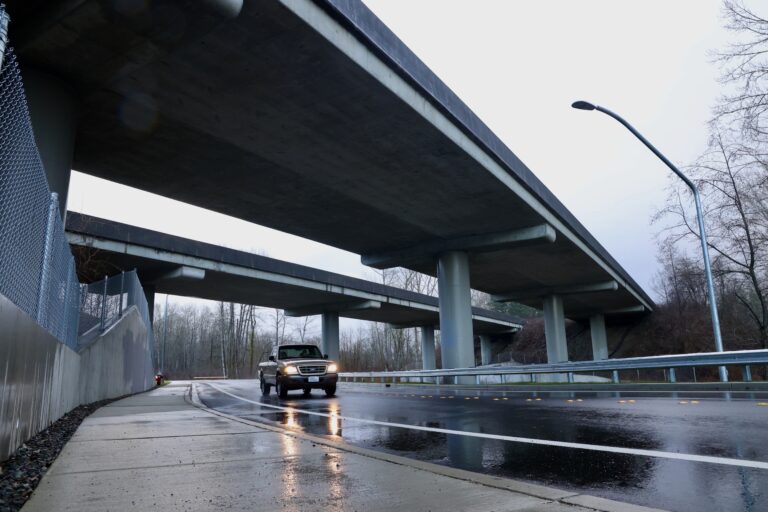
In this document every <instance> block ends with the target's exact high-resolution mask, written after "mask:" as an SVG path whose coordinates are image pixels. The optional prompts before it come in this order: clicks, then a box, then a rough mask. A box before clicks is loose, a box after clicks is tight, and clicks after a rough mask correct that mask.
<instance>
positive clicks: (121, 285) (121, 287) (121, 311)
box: [120, 270, 125, 316]
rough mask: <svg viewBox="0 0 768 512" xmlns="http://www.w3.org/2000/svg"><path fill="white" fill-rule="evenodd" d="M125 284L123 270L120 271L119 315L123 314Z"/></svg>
mask: <svg viewBox="0 0 768 512" xmlns="http://www.w3.org/2000/svg"><path fill="white" fill-rule="evenodd" d="M124 285H125V270H123V271H122V272H121V273H120V316H123V290H124V288H123V286H124Z"/></svg>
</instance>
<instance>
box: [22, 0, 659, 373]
mask: <svg viewBox="0 0 768 512" xmlns="http://www.w3.org/2000/svg"><path fill="white" fill-rule="evenodd" d="M122 5H123V4H120V3H107V2H101V1H98V0H78V1H75V2H51V1H48V0H45V1H43V0H9V1H8V9H9V12H10V14H11V16H12V19H13V23H12V25H11V36H12V40H13V41H14V45H15V47H16V49H17V52H18V54H19V59H20V61H21V62H22V63H23V65H24V66H26V69H25V75H24V76H25V80H26V83H27V89H28V95H29V104H30V108H31V114H32V120H33V123H34V125H35V133H36V137H37V141H38V145H39V147H40V150H41V153H42V157H43V161H44V163H45V165H46V169H47V172H48V174H49V182H50V183H51V184H52V188H53V189H54V190H56V191H58V192H59V193H60V194H61V195H62V197H63V196H64V194H66V184H67V182H68V177H69V172H70V169H71V168H75V169H77V170H79V171H82V172H85V173H88V174H92V175H94V176H98V177H101V178H105V179H108V180H113V181H116V182H119V183H123V184H126V185H130V186H133V187H137V188H140V189H143V190H147V191H150V192H154V193H157V194H161V195H164V196H167V197H172V198H174V199H178V200H181V201H185V202H188V203H192V204H195V205H198V206H201V207H204V208H208V209H211V210H215V211H218V212H222V213H225V214H228V215H232V216H235V217H238V218H242V219H245V220H248V221H252V222H255V223H258V224H261V225H264V226H268V227H271V228H275V229H278V230H282V231H285V232H288V233H292V234H295V235H299V236H302V237H305V238H309V239H311V240H316V241H319V242H322V243H325V244H329V245H331V246H334V247H339V248H342V249H345V250H347V251H352V252H355V253H357V254H360V255H361V258H362V261H363V262H364V263H366V264H368V265H371V266H373V267H377V268H388V267H394V266H404V267H406V268H410V269H413V270H417V271H419V272H424V273H426V274H429V275H432V276H437V277H438V280H439V295H440V300H439V308H440V315H439V316H440V329H441V332H442V341H443V355H442V358H443V366H444V367H453V368H455V367H467V366H472V365H473V364H474V354H473V350H472V343H471V340H472V338H473V327H474V322H473V312H472V309H471V306H470V286H471V287H472V288H475V289H478V290H481V291H484V292H488V293H490V294H492V295H493V296H494V297H495V298H496V299H497V300H500V301H504V300H515V301H518V302H522V303H524V304H528V305H531V306H535V307H539V308H542V309H543V310H544V314H545V320H546V322H545V325H546V337H547V354H548V359H549V361H550V362H553V363H554V362H561V361H565V360H567V358H568V355H567V354H568V351H567V347H566V338H565V325H564V321H565V318H566V316H568V317H570V318H574V319H583V320H587V319H588V320H589V322H590V324H591V326H592V336H593V345H594V347H595V353H596V355H597V357H598V358H600V357H607V352H606V351H605V350H604V347H605V345H606V339H605V338H606V334H605V332H606V330H605V324H606V321H616V322H621V321H625V320H627V318H628V317H630V316H633V315H639V314H644V313H647V312H649V311H651V310H652V309H653V308H654V304H653V302H652V300H651V299H650V298H649V297H648V295H647V294H646V293H645V292H644V291H643V290H642V288H641V287H640V286H639V285H638V284H637V283H636V282H635V281H634V280H633V279H632V277H631V276H630V275H629V274H628V273H627V272H626V271H625V270H624V269H623V268H622V267H621V265H619V263H618V262H616V261H615V260H614V258H613V257H612V256H611V255H610V254H609V253H608V252H607V251H606V250H605V249H604V248H603V247H602V246H601V245H600V243H599V242H598V241H597V240H595V238H594V237H593V236H592V235H591V234H590V233H589V231H588V230H587V229H586V228H585V227H584V226H583V225H581V223H579V221H578V220H577V219H576V218H575V217H574V216H573V214H571V212H569V211H568V210H567V209H566V208H565V207H564V206H563V205H562V203H560V201H558V200H557V198H556V197H554V195H553V194H552V193H551V192H550V191H549V190H548V189H547V188H546V187H545V186H544V185H543V184H542V183H541V182H540V181H539V180H538V179H537V178H536V176H535V175H534V173H533V172H532V171H531V170H530V169H528V167H526V166H525V164H524V163H523V162H522V161H520V159H519V158H517V157H516V156H515V154H514V153H513V152H512V151H511V150H510V149H508V148H507V147H506V146H505V145H504V143H502V142H501V140H500V139H499V138H498V137H496V136H495V135H494V134H493V133H492V132H491V130H490V129H489V128H488V127H487V126H486V125H484V124H483V122H482V121H481V120H480V119H479V118H478V117H477V116H476V115H475V114H474V113H473V112H472V111H471V110H470V109H469V108H468V107H467V106H466V105H465V104H464V103H463V102H462V101H461V100H460V99H459V98H458V97H457V96H456V95H455V94H454V93H453V92H452V91H451V90H450V89H449V88H448V87H446V86H445V84H443V83H442V82H441V81H440V79H439V78H438V77H436V76H435V75H434V74H433V73H432V72H431V71H430V70H429V69H428V68H427V66H426V65H425V64H424V63H422V62H421V61H420V60H419V59H418V58H417V57H416V56H415V55H414V54H413V53H412V52H411V51H410V50H409V49H408V48H407V47H406V46H405V45H404V44H403V43H402V42H401V41H400V40H399V39H398V38H397V37H396V36H395V35H394V34H393V33H392V32H391V31H390V30H389V29H388V28H387V27H386V26H385V25H384V24H383V23H382V22H381V21H380V20H378V19H377V18H376V17H375V16H374V15H373V14H372V13H371V12H370V11H369V10H368V9H367V8H366V7H365V6H364V5H363V4H362V3H360V2H353V1H347V0H272V1H264V2H242V3H238V2H231V1H223V0H222V1H215V0H212V1H210V2H203V3H200V2H181V3H179V2H150V3H146V4H143V3H142V4H138V5H140V7H139V8H137V9H124V8H121V6H122ZM64 203H65V201H62V205H63V204H64ZM62 207H63V206H62ZM615 214H616V215H617V216H620V215H621V212H615Z"/></svg>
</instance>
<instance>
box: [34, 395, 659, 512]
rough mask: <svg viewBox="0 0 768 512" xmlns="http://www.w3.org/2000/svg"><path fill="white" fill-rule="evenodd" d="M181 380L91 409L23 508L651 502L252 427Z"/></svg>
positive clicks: (513, 507) (571, 510) (567, 509)
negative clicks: (214, 408)
mask: <svg viewBox="0 0 768 512" xmlns="http://www.w3.org/2000/svg"><path fill="white" fill-rule="evenodd" d="M188 387H189V384H188V383H173V384H170V385H168V386H165V387H163V388H160V389H156V390H153V391H151V392H149V393H144V394H141V395H136V396H133V397H130V398H126V399H124V400H120V401H117V402H114V403H112V404H110V405H108V406H106V407H103V408H101V409H99V410H98V411H96V412H95V413H94V414H93V415H92V416H90V417H89V418H87V419H86V420H85V421H84V422H83V423H82V425H80V428H79V429H78V430H77V432H76V433H75V435H74V436H73V438H72V439H71V440H70V442H69V443H68V444H67V445H66V446H65V447H64V449H63V450H62V452H61V454H60V455H59V457H58V459H57V460H56V462H55V463H54V464H53V465H52V466H51V468H50V469H49V470H48V472H47V473H46V475H45V477H44V478H43V480H42V482H41V483H40V486H39V487H38V488H37V490H36V491H35V492H34V494H33V495H32V498H31V499H30V500H29V502H27V504H26V506H25V507H24V509H23V510H24V511H30V512H31V511H54V510H56V511H59V510H77V511H86V510H98V511H105V510H110V511H119V510H163V511H175V510H195V511H197V510H217V509H227V510H250V511H252V510H275V511H278V510H279V511H285V510H295V511H303V510H307V511H317V510H344V511H346V510H349V511H352V510H359V511H365V512H369V511H379V510H381V511H384V510H407V511H420V510H423V511H428V510H473V511H481V510H482V511H491V510H497V511H545V512H560V511H562V512H576V511H580V510H603V511H618V510H621V511H635V510H636V511H648V510H650V509H647V508H642V507H635V506H632V505H627V504H622V503H617V502H612V501H608V500H604V499H600V498H593V497H590V496H584V495H578V494H575V493H573V492H567V491H561V490H557V489H551V488H547V487H542V486H536V485H530V484H526V483H522V482H515V481H512V480H506V479H500V478H497V477H489V476H485V475H478V474H474V473H469V472H465V471H461V470H456V469H452V468H445V467H442V466H437V465H433V464H428V463H424V462H418V461H411V460H410V459H404V458H402V457H396V456H390V455H385V454H380V453H372V452H371V453H368V451H367V450H363V449H359V448H353V447H347V446H344V445H343V443H338V444H337V443H333V442H329V441H327V440H326V439H320V438H314V437H313V436H309V435H306V434H301V433H293V432H289V433H285V432H286V431H283V430H282V429H277V428H273V427H261V426H258V425H257V424H253V423H251V422H244V421H243V420H236V419H233V418H230V417H225V416H223V415H221V414H213V413H211V412H209V411H207V410H205V409H201V408H198V407H195V406H194V405H192V404H191V403H189V401H188V400H185V394H186V393H187V391H188ZM369 455H370V456H369ZM577 504H578V505H582V506H577ZM585 507H586V508H585Z"/></svg>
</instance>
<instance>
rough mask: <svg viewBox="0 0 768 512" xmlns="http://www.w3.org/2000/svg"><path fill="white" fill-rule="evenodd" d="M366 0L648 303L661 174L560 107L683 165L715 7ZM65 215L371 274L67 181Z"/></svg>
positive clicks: (713, 80) (95, 183) (343, 261)
mask: <svg viewBox="0 0 768 512" xmlns="http://www.w3.org/2000/svg"><path fill="white" fill-rule="evenodd" d="M365 3H366V4H367V5H368V6H369V7H370V8H371V9H372V10H373V11H374V12H375V13H376V14H377V15H378V16H379V17H380V18H381V19H382V20H383V21H384V22H385V23H386V24H387V25H388V26H389V27H390V28H391V29H392V30H393V31H394V32H395V33H396V34H397V35H398V36H399V37H400V38H401V39H402V40H403V41H404V42H405V43H406V44H407V45H408V46H409V47H410V48H411V49H412V50H413V51H414V52H415V53H416V54H417V55H418V56H419V57H420V58H421V59H422V60H423V61H424V62H425V63H426V64H427V65H428V66H429V67H430V68H431V69H432V70H433V71H434V72H435V73H436V74H437V75H438V76H439V77H440V78H441V79H442V80H443V81H445V82H446V83H447V84H448V86H449V87H451V88H452V89H453V90H454V91H455V92H456V93H457V94H458V96H459V97H460V98H462V99H463V100H464V101H465V102H466V103H467V104H468V105H469V106H470V107H471V108H472V109H473V110H474V111H475V113H477V115H479V116H480V118H481V119H482V120H483V121H484V122H485V123H487V124H488V125H489V126H490V127H491V129H492V130H493V131H494V132H495V133H496V134H497V135H498V136H499V137H500V138H501V139H502V140H503V141H504V142H505V143H506V144H507V145H508V146H509V147H510V148H511V149H512V151H513V152H515V153H516V154H517V156H518V157H520V158H521V159H522V160H523V162H525V163H526V164H527V165H528V167H529V168H530V169H531V170H532V171H533V172H534V173H535V174H536V175H537V176H538V177H539V179H541V180H542V181H543V182H544V184H546V185H547V187H549V188H550V190H552V191H553V192H554V193H555V195H556V196H557V197H558V198H559V199H560V200H561V201H562V202H563V203H564V204H565V205H566V207H568V208H569V209H570V210H571V212H573V213H574V214H575V215H576V217H577V218H578V219H579V220H580V221H581V222H582V223H583V224H584V225H585V226H586V227H587V228H588V229H589V230H590V231H591V232H592V233H593V234H594V236H595V237H596V238H597V239H598V240H599V241H600V242H601V243H602V244H603V245H604V246H605V247H606V248H607V249H608V251H609V252H611V254H613V255H614V257H615V258H616V259H617V260H618V261H619V262H620V263H621V264H622V265H623V266H624V267H625V268H626V269H627V270H628V271H629V273H630V274H631V275H632V276H633V277H634V278H635V279H636V280H637V281H638V282H639V283H640V284H641V285H642V286H643V287H644V288H645V289H646V290H647V291H648V292H649V293H651V294H652V295H653V296H655V294H654V293H653V289H652V281H653V276H654V273H655V272H656V269H657V262H656V249H655V243H654V233H655V231H656V230H657V227H655V226H651V225H650V218H651V216H652V214H653V213H654V211H655V209H657V208H658V207H659V206H660V205H661V204H662V203H663V200H664V197H665V195H666V190H665V189H666V187H667V186H668V184H669V179H670V178H669V175H670V173H669V172H668V171H667V170H666V168H665V167H664V166H663V164H661V163H660V162H659V161H658V160H656V159H655V157H653V155H651V154H650V152H648V151H647V150H646V149H645V148H644V147H643V146H641V145H640V143H639V142H637V141H636V140H635V139H633V138H632V136H631V135H630V134H629V133H628V132H626V131H625V130H624V129H623V128H622V127H621V126H620V125H618V124H617V123H616V122H614V121H612V120H611V119H609V118H608V117H606V116H603V115H600V114H598V113H595V112H582V111H576V110H573V109H571V108H570V107H569V105H570V103H571V102H572V101H573V100H576V99H586V100H589V101H592V102H595V103H598V104H601V105H603V106H605V107H608V108H610V109H612V110H615V111H617V112H618V113H620V114H622V115H623V116H624V117H626V118H627V119H628V120H630V122H632V123H633V124H634V125H635V126H636V127H637V128H638V129H639V130H640V131H641V132H643V133H644V134H645V135H646V136H647V137H648V138H649V139H650V140H651V141H652V142H653V143H654V144H656V145H657V147H659V149H661V150H662V151H663V152H664V153H666V154H667V155H668V156H669V157H670V158H671V159H672V160H673V161H674V162H676V163H678V164H686V163H689V162H691V161H692V160H693V159H694V158H695V157H696V156H697V155H698V154H699V153H700V152H701V151H702V150H703V149H704V147H705V144H706V139H707V131H706V122H707V120H708V118H709V116H710V112H711V108H712V106H713V105H714V103H715V101H716V99H717V97H718V95H719V94H720V93H719V91H720V86H719V84H718V82H717V76H718V68H717V67H716V66H715V65H713V64H711V63H710V58H709V56H708V52H709V51H711V50H713V49H717V48H722V47H723V46H724V45H725V44H726V42H727V41H728V38H729V35H728V34H727V33H726V31H725V30H724V29H723V28H722V27H721V25H722V20H721V18H720V14H721V12H720V9H721V3H720V1H719V0H687V1H686V0H676V1H674V2H670V1H666V0H664V1H663V0H653V1H649V0H645V1H642V2H636V1H633V2H629V1H621V2H618V1H609V0H604V1H597V0H594V1H587V0H580V1H579V2H573V1H569V0H559V1H545V0H539V1H536V2H531V1H522V0H520V1H509V0H495V1H492V0H482V1H478V0H472V1H470V0H367V1H366V2H365ZM118 195H119V196H120V198H121V200H120V201H116V200H115V197H116V196H118ZM137 205H141V206H140V207H137ZM68 207H69V209H70V210H75V211H79V212H83V213H88V214H92V215H97V216H100V217H106V218H109V219H113V220H117V221H121V222H126V223H130V224H134V225H138V226H142V227H146V228H150V229H155V230H159V231H164V232H167V233H172V234H176V235H179V236H184V237H188V238H193V239H196V240H201V241H205V242H210V243H215V244H219V245H224V246H227V247H232V248H237V249H243V250H251V251H258V252H261V253H264V254H267V255H269V256H272V257H275V258H279V259H283V260H287V261H292V262H296V263H301V264H305V265H309V266H313V267H318V268H322V269H325V270H330V271H333V272H338V273H342V274H347V275H351V276H355V277H363V278H372V277H373V273H372V271H371V270H370V269H367V268H366V267H364V266H363V265H361V264H360V259H359V256H357V255H354V254H351V253H347V252H345V251H340V250H338V249H334V248H331V247H328V246H324V245H322V244H318V243H316V242H311V241H308V240H304V239H301V238H298V237H294V236H291V235H286V234H284V233H280V232H277V231H274V230H271V229H268V228H264V227H261V226H256V225H254V224H249V223H246V222H244V221H240V220H237V219H233V218H231V217H226V216H224V215H220V214H217V213H213V212H210V211H206V210H203V209H200V208H196V207H192V206H189V205H185V204H183V203H179V202H176V201H172V200H169V199H165V198H162V197H159V196H154V195H152V194H148V193H145V192H141V191H138V190H135V189H129V188H127V187H123V186H120V185H116V184H114V183H110V182H106V181H104V180H100V179H97V178H93V177H90V176H86V175H83V174H80V173H77V172H75V173H73V175H72V181H71V185H70V193H69V200H68Z"/></svg>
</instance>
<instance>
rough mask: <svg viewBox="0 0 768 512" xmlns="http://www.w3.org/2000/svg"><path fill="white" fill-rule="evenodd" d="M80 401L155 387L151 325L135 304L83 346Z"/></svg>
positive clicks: (112, 396)
mask: <svg viewBox="0 0 768 512" xmlns="http://www.w3.org/2000/svg"><path fill="white" fill-rule="evenodd" d="M79 353H80V403H83V404H87V403H91V402H96V401H97V400H104V399H106V398H114V397H116V396H123V395H128V394H131V393H138V392H140V391H144V390H146V389H149V388H150V387H152V384H153V377H154V375H155V373H154V368H153V367H152V359H151V354H150V352H149V345H148V341H147V328H146V327H145V326H144V321H143V320H142V319H141V316H140V315H139V312H138V310H137V309H136V307H131V308H130V309H128V311H127V312H126V313H125V314H124V315H123V317H122V318H121V319H120V320H119V321H118V322H116V323H115V324H114V325H113V326H112V327H110V328H109V329H108V330H106V331H105V332H104V333H103V334H102V335H101V336H99V337H97V338H95V339H93V340H91V341H90V342H89V343H88V345H86V346H85V347H81V348H80V349H79Z"/></svg>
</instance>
